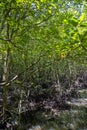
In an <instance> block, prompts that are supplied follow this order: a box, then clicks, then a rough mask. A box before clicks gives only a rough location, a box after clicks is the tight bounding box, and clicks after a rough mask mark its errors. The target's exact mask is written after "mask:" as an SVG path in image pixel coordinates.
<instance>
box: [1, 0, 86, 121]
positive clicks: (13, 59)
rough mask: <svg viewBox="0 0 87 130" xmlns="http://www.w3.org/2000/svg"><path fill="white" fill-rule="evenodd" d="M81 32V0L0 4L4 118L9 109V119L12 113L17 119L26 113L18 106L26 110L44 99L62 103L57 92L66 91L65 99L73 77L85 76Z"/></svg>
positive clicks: (14, 0) (21, 0)
mask: <svg viewBox="0 0 87 130" xmlns="http://www.w3.org/2000/svg"><path fill="white" fill-rule="evenodd" d="M86 28H87V2H86V1H85V0H73V1H72V0H70V1H69V0H66V1H64V0H47V1H46V0H39V1H38V0H7V1H5V0H1V2H0V91H1V96H2V98H3V104H1V112H2V111H3V116H4V119H5V118H7V117H6V112H5V111H8V112H9V111H10V110H11V112H10V114H12V115H13V116H14V112H13V111H16V110H17V114H19V118H20V113H22V111H26V109H27V108H26V107H24V110H22V109H23V108H22V105H23V103H24V105H23V106H25V104H26V106H27V107H30V106H29V103H30V102H31V101H32V100H33V105H34V103H36V102H37V101H39V102H41V101H43V100H46V98H47V99H49V98H50V99H51V100H53V101H54V100H57V99H58V100H57V101H56V102H57V103H59V102H62V103H61V104H63V103H64V102H63V101H60V100H61V99H62V100H65V99H66V96H65V98H62V96H63V95H62V94H64V92H65V91H67V90H69V92H67V93H66V95H67V94H68V97H70V96H69V95H70V94H71V93H72V92H70V90H72V89H74V88H75V87H76V86H75V85H76V84H75V80H77V77H79V76H80V77H81V79H82V80H83V77H85V78H86V73H85V71H86V69H87V56H86V55H87V29H86ZM84 73H85V74H84ZM82 82H84V81H82ZM83 84H85V85H86V83H83ZM2 90H3V93H2ZM53 93H54V94H53ZM61 93H62V94H61ZM38 95H39V96H38ZM55 95H57V96H55ZM71 95H72V94H71ZM40 97H41V99H40ZM53 97H54V98H53ZM60 97H61V99H60ZM26 100H28V103H27V102H26ZM14 102H15V104H14ZM8 104H10V107H9V105H8ZM59 104H60V103H59ZM41 105H42V104H41ZM64 105H65V104H64ZM2 108H3V109H2ZM13 118H16V117H12V120H14V119H13Z"/></svg>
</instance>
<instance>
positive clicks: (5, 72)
mask: <svg viewBox="0 0 87 130" xmlns="http://www.w3.org/2000/svg"><path fill="white" fill-rule="evenodd" d="M8 75H9V49H7V51H6V55H5V58H4V65H3V81H4V82H7V81H8ZM7 94H8V86H6V85H4V86H3V115H4V116H5V110H6V108H7Z"/></svg>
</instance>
